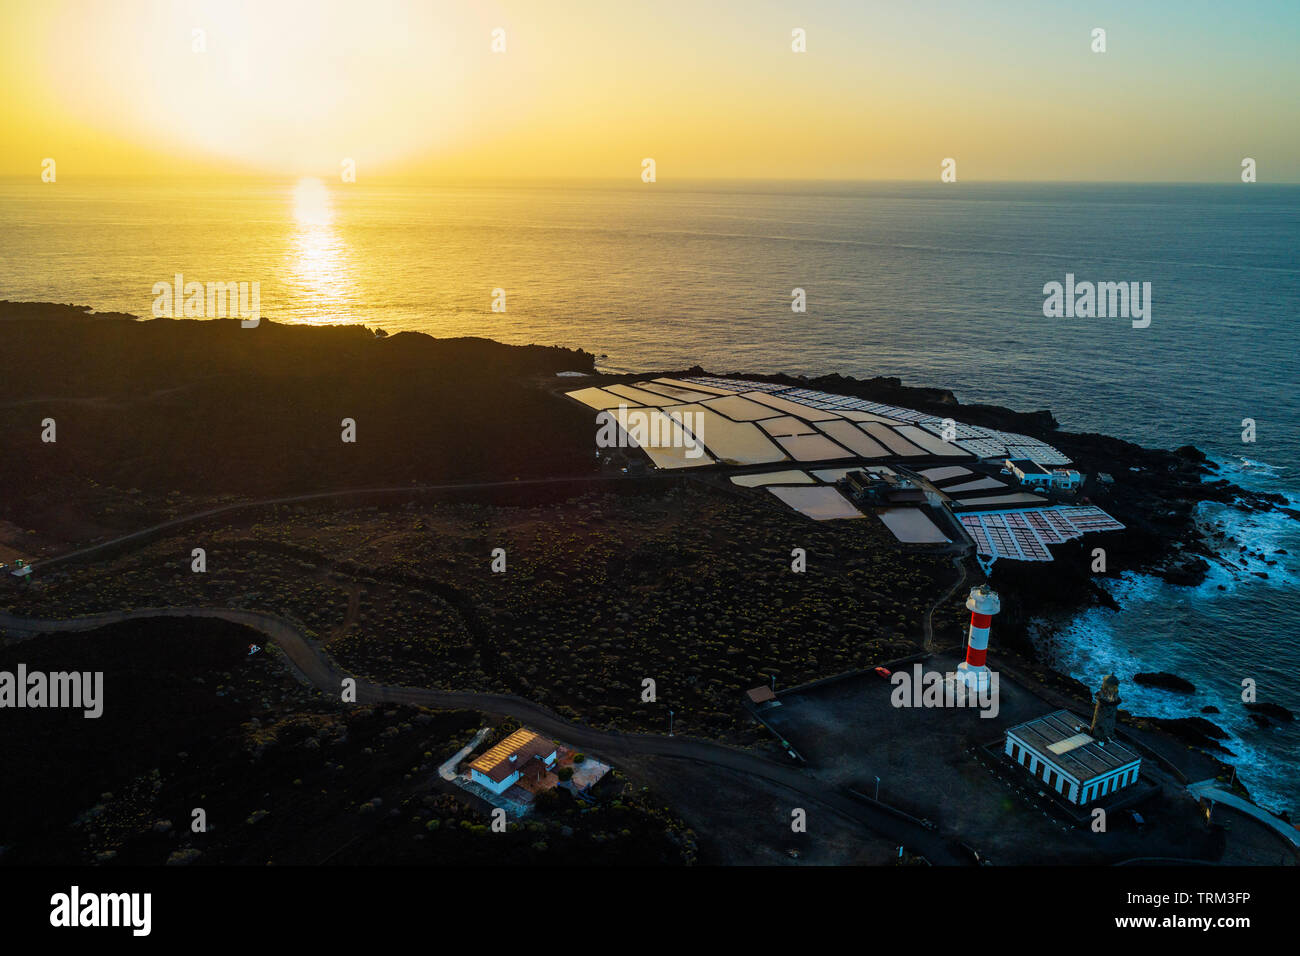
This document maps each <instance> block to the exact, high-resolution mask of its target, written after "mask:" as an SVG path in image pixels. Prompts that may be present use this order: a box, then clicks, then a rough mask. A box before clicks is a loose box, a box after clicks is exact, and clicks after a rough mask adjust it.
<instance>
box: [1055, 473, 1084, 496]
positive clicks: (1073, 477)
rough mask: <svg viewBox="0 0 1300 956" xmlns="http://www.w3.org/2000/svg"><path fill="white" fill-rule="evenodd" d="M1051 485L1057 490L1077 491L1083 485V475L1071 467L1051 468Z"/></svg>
mask: <svg viewBox="0 0 1300 956" xmlns="http://www.w3.org/2000/svg"><path fill="white" fill-rule="evenodd" d="M1052 487H1053V488H1055V489H1056V490H1057V491H1077V490H1079V489H1080V488H1082V487H1083V475H1081V474H1080V473H1079V472H1077V471H1075V470H1074V469H1073V468H1053V469H1052Z"/></svg>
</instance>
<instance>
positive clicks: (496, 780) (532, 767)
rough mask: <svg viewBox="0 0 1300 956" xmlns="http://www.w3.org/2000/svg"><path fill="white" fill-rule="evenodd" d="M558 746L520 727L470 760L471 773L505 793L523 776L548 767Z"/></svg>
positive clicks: (537, 773) (544, 771)
mask: <svg viewBox="0 0 1300 956" xmlns="http://www.w3.org/2000/svg"><path fill="white" fill-rule="evenodd" d="M556 749H557V748H556V746H555V743H554V742H553V741H551V740H547V739H546V738H545V737H542V736H540V735H538V734H535V733H533V732H532V731H531V730H527V729H526V728H523V727H521V728H519V729H518V730H516V731H515V732H514V733H513V734H511V735H510V736H509V737H506V738H505V739H504V740H502V741H500V742H499V743H497V744H496V745H495V746H493V747H491V748H490V749H488V750H487V751H485V752H484V753H483V754H481V755H480V756H478V757H476V758H475V759H474V760H473V761H471V762H470V765H469V777H470V779H471V780H473V781H474V782H475V783H477V784H479V785H480V786H483V787H486V788H487V789H489V790H491V791H492V792H493V793H496V794H500V793H504V792H505V791H506V790H508V789H509V788H510V787H512V786H513V785H514V784H515V783H517V782H518V781H519V780H520V778H522V777H525V776H528V777H540V776H541V775H542V774H544V773H546V772H547V771H549V770H550V769H551V767H552V766H553V765H554V764H555V757H556Z"/></svg>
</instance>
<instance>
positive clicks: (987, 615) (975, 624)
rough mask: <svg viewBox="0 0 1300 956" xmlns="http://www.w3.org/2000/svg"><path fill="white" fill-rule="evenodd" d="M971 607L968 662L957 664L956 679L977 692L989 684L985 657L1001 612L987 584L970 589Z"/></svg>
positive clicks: (998, 603) (995, 594) (968, 599)
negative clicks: (995, 623) (995, 619)
mask: <svg viewBox="0 0 1300 956" xmlns="http://www.w3.org/2000/svg"><path fill="white" fill-rule="evenodd" d="M966 606H967V607H968V608H970V637H969V638H967V640H966V660H964V661H962V663H960V664H958V665H957V678H958V679H959V680H960V681H962V682H963V683H964V684H965V685H966V686H967V687H969V688H971V689H973V690H975V689H981V688H983V687H985V686H987V685H988V679H989V669H988V667H987V666H985V664H984V658H985V656H987V654H988V650H989V628H990V626H991V625H992V624H993V615H994V614H997V613H998V611H1000V610H1002V603H1001V602H1000V601H999V600H998V596H997V592H995V591H994V590H993V589H992V588H990V587H989V586H988V585H987V584H981V585H980V586H979V587H977V588H971V589H970V596H969V597H968V598H966Z"/></svg>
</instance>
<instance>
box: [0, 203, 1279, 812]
mask: <svg viewBox="0 0 1300 956" xmlns="http://www.w3.org/2000/svg"><path fill="white" fill-rule="evenodd" d="M1298 248H1300V187H1294V186H1270V185H1267V184H1258V183H1256V184H1250V185H1247V184H1242V183H1233V184H1226V185H1222V186H1151V185H978V184H969V183H958V184H949V185H941V184H939V183H933V184H930V183H926V184H838V183H826V184H811V185H809V184H798V185H795V184H780V183H724V184H719V183H713V184H705V183H697V184H691V185H673V184H670V183H664V182H661V183H656V184H653V185H646V184H642V183H640V182H636V183H634V184H608V183H605V184H601V183H593V184H588V185H574V184H564V183H554V184H540V185H539V184H531V185H494V186H487V185H477V186H464V187H423V186H420V187H417V186H396V185H363V184H354V185H343V184H325V183H320V182H318V181H314V180H306V181H283V182H271V181H267V182H241V181H230V182H228V183H225V184H222V185H215V186H214V185H205V186H203V187H195V186H193V185H190V184H186V183H183V182H173V183H166V184H159V183H125V182H114V181H108V180H104V181H94V182H88V183H74V182H71V181H69V182H59V183H57V184H42V183H38V182H30V181H24V182H22V183H17V182H12V181H8V182H0V298H9V299H26V300H41V301H58V302H74V303H79V304H87V305H91V306H93V307H95V308H96V309H100V310H120V311H125V312H132V313H135V314H137V315H141V316H148V315H149V314H150V310H151V308H152V305H153V300H154V296H153V291H152V290H153V286H154V284H155V283H157V282H170V281H172V277H173V276H174V275H175V274H176V273H181V274H183V275H184V276H185V278H186V280H197V281H201V282H208V281H223V282H224V281H248V282H253V281H256V282H259V283H260V288H261V309H262V314H263V315H264V316H267V317H269V318H272V319H275V320H277V321H289V322H361V323H365V324H367V325H370V326H377V327H383V328H385V329H388V330H390V331H396V330H400V329H416V330H420V331H426V332H430V333H432V334H435V335H484V336H489V337H492V338H495V339H499V340H501V341H504V342H511V343H528V342H539V343H543V344H558V345H568V346H576V347H581V348H584V349H587V350H589V351H592V352H595V353H597V354H598V355H600V356H602V358H601V364H602V365H603V366H605V367H609V368H618V369H648V368H673V367H684V366H688V365H692V364H695V363H699V364H701V365H704V366H706V367H708V368H710V369H713V370H718V371H733V370H734V371H749V372H774V371H790V372H806V373H824V372H843V373H845V374H849V375H858V376H870V375H897V376H900V377H902V378H903V380H904V381H905V382H907V383H909V384H916V385H932V386H943V387H947V388H951V389H952V390H953V391H954V392H956V393H957V395H958V396H959V397H960V398H962V399H963V400H970V401H988V402H996V403H1000V404H1005V405H1010V406H1013V407H1016V408H1021V409H1037V408H1050V409H1051V410H1052V411H1053V412H1054V413H1055V414H1056V416H1057V418H1058V419H1059V420H1060V422H1061V423H1062V425H1063V426H1064V427H1066V428H1069V429H1073V430H1089V431H1100V432H1105V433H1108V434H1113V435H1117V436H1120V437H1123V438H1128V439H1131V440H1134V441H1137V442H1141V443H1143V444H1150V445H1158V446H1164V447H1174V446H1177V445H1181V444H1185V443H1193V444H1196V445H1197V446H1199V447H1200V448H1202V449H1204V450H1205V451H1207V452H1208V453H1210V454H1211V455H1212V456H1213V457H1214V458H1215V459H1216V460H1217V461H1219V462H1221V463H1222V466H1223V468H1224V469H1225V472H1226V473H1227V474H1228V475H1229V477H1232V478H1234V479H1235V480H1238V481H1240V482H1242V483H1244V484H1247V485H1249V486H1250V487H1252V488H1259V489H1264V490H1272V491H1281V492H1283V493H1284V494H1287V495H1289V496H1290V497H1291V498H1292V500H1293V503H1300V427H1298V426H1300V396H1297V387H1298V386H1300V348H1298V347H1297V345H1298V339H1300V337H1298V336H1297V334H1296V327H1295V324H1296V309H1297V304H1298V303H1300V266H1298V265H1297V249H1298ZM1067 273H1072V274H1073V275H1074V276H1075V277H1076V281H1085V280H1086V281H1092V282H1103V281H1104V282H1121V281H1123V282H1139V283H1147V282H1149V283H1150V284H1151V323H1150V326H1149V327H1147V328H1134V327H1133V326H1132V323H1131V322H1130V321H1129V320H1127V319H1124V318H1054V319H1049V318H1045V317H1044V316H1043V300H1044V295H1043V291H1042V290H1043V286H1044V284H1045V283H1047V282H1051V281H1057V282H1064V281H1065V276H1066V274H1067ZM795 289H802V290H804V293H805V295H806V300H807V311H806V312H803V313H796V312H793V311H792V310H791V299H792V295H793V290H795ZM496 290H503V291H504V303H505V311H504V312H501V311H493V309H492V304H493V301H494V296H495V297H496V301H498V302H500V301H501V298H500V294H499V293H498V292H497V291H496ZM1246 418H1250V419H1253V420H1254V422H1255V427H1256V435H1257V440H1256V441H1255V442H1253V443H1244V442H1243V441H1242V428H1243V425H1242V420H1243V419H1246ZM1203 519H1204V521H1205V522H1206V523H1208V524H1219V525H1222V526H1223V527H1225V528H1226V529H1228V530H1230V531H1231V532H1232V533H1233V534H1235V535H1236V536H1237V537H1238V538H1239V539H1240V540H1241V541H1242V542H1243V543H1246V544H1247V545H1249V546H1250V547H1251V548H1252V550H1258V549H1263V550H1265V551H1267V552H1269V554H1270V559H1271V560H1275V561H1277V562H1278V564H1277V565H1272V566H1269V565H1265V564H1263V563H1260V562H1253V561H1251V562H1248V566H1246V567H1241V566H1240V564H1241V562H1240V561H1237V565H1238V566H1236V567H1230V566H1227V565H1225V566H1221V567H1216V569H1215V571H1214V573H1213V575H1212V577H1211V580H1210V581H1209V582H1208V583H1207V584H1206V585H1205V586H1203V587H1201V588H1197V589H1185V588H1170V587H1167V586H1165V585H1163V584H1161V583H1160V582H1158V581H1154V580H1152V579H1150V578H1145V577H1141V576H1130V577H1129V578H1127V579H1126V580H1125V581H1124V582H1123V583H1122V584H1120V585H1119V586H1117V587H1116V589H1115V590H1116V596H1117V597H1118V599H1119V600H1120V601H1121V603H1122V604H1123V606H1124V609H1123V610H1122V611H1120V612H1118V613H1114V612H1106V611H1099V612H1095V613H1089V614H1086V615H1084V616H1083V617H1082V618H1080V619H1079V620H1077V621H1074V622H1071V623H1070V624H1069V625H1068V627H1066V629H1065V631H1064V633H1063V634H1062V636H1061V637H1060V638H1059V639H1057V640H1054V641H1053V642H1052V644H1051V646H1050V647H1049V648H1048V651H1049V652H1050V653H1051V654H1053V655H1054V657H1055V659H1056V660H1057V661H1058V663H1059V665H1060V666H1061V667H1063V668H1064V669H1066V670H1069V671H1070V672H1071V673H1074V674H1075V675H1076V676H1078V677H1080V678H1081V679H1083V680H1085V681H1087V682H1088V683H1090V684H1092V683H1096V680H1097V678H1098V677H1099V676H1100V675H1101V674H1102V673H1104V672H1106V671H1108V670H1111V669H1114V670H1116V672H1117V673H1119V674H1120V675H1121V676H1122V677H1129V676H1131V674H1132V673H1133V672H1135V671H1137V670H1170V671H1174V672H1177V673H1180V674H1182V675H1184V676H1186V677H1188V678H1189V679H1191V680H1192V681H1194V682H1195V683H1196V685H1197V687H1198V692H1197V694H1196V695H1195V696H1194V697H1193V698H1192V699H1191V700H1188V699H1186V698H1182V697H1177V696H1174V695H1170V694H1168V693H1164V692H1160V691H1147V690H1143V689H1142V688H1139V687H1137V686H1136V685H1134V684H1133V683H1132V682H1131V681H1126V683H1125V686H1124V691H1123V693H1124V696H1125V703H1126V706H1131V707H1132V709H1133V710H1135V711H1139V712H1145V713H1154V714H1158V715H1163V716H1180V715H1186V714H1195V713H1198V712H1199V710H1200V708H1201V707H1202V706H1205V705H1207V704H1212V705H1214V706H1217V707H1219V709H1220V710H1221V711H1222V712H1223V713H1222V714H1220V715H1217V716H1214V717H1213V718H1212V719H1214V720H1215V721H1216V722H1218V723H1220V725H1222V726H1223V727H1225V728H1226V729H1227V730H1229V731H1231V732H1232V734H1233V735H1234V736H1233V739H1231V740H1229V741H1227V742H1226V743H1227V746H1228V747H1229V748H1230V749H1232V750H1233V751H1234V752H1235V753H1236V754H1237V755H1238V758H1239V760H1238V765H1239V768H1240V773H1241V775H1242V777H1243V779H1244V780H1245V782H1246V783H1247V785H1248V786H1250V787H1251V788H1252V790H1253V791H1254V792H1255V794H1256V797H1257V799H1259V800H1260V801H1261V802H1262V803H1265V804H1266V805H1269V806H1272V807H1274V808H1276V809H1289V810H1290V811H1291V812H1292V813H1293V814H1294V813H1295V812H1296V811H1297V810H1298V809H1300V726H1297V725H1296V724H1292V725H1289V726H1287V727H1282V728H1276V727H1275V728H1272V729H1262V728H1257V727H1255V726H1254V725H1253V724H1252V723H1251V722H1250V721H1249V720H1247V719H1246V718H1245V714H1244V711H1243V709H1242V707H1241V705H1240V702H1239V699H1240V690H1239V687H1240V682H1241V680H1242V679H1243V678H1252V679H1254V680H1255V681H1256V682H1257V684H1258V686H1259V694H1260V699H1262V700H1273V701H1276V702H1278V703H1281V704H1283V705H1284V706H1287V707H1289V708H1291V709H1292V710H1294V711H1297V712H1300V690H1298V688H1300V637H1297V631H1296V625H1297V623H1300V588H1298V587H1297V583H1298V582H1300V522H1296V521H1293V520H1291V519H1280V518H1266V519H1259V518H1251V517H1249V516H1245V515H1242V514H1241V513H1239V512H1237V511H1234V510H1233V509H1207V510H1206V512H1205V514H1204V515H1203ZM1277 549H1285V550H1286V551H1287V552H1289V553H1288V554H1273V553H1272V552H1274V551H1276V550H1277ZM1232 553H1233V554H1234V555H1235V549H1233V551H1232ZM1257 570H1258V571H1264V572H1265V573H1267V574H1268V577H1267V578H1260V577H1256V576H1255V575H1254V574H1252V573H1251V572H1252V571H1257ZM1220 584H1222V585H1224V589H1223V590H1220V589H1219V587H1218V586H1219V585H1220Z"/></svg>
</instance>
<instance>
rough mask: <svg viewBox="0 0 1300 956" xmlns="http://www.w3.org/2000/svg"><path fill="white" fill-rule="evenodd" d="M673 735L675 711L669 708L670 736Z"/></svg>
mask: <svg viewBox="0 0 1300 956" xmlns="http://www.w3.org/2000/svg"><path fill="white" fill-rule="evenodd" d="M672 735H673V712H672V711H671V710H669V711H668V736H669V737H671V736H672Z"/></svg>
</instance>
